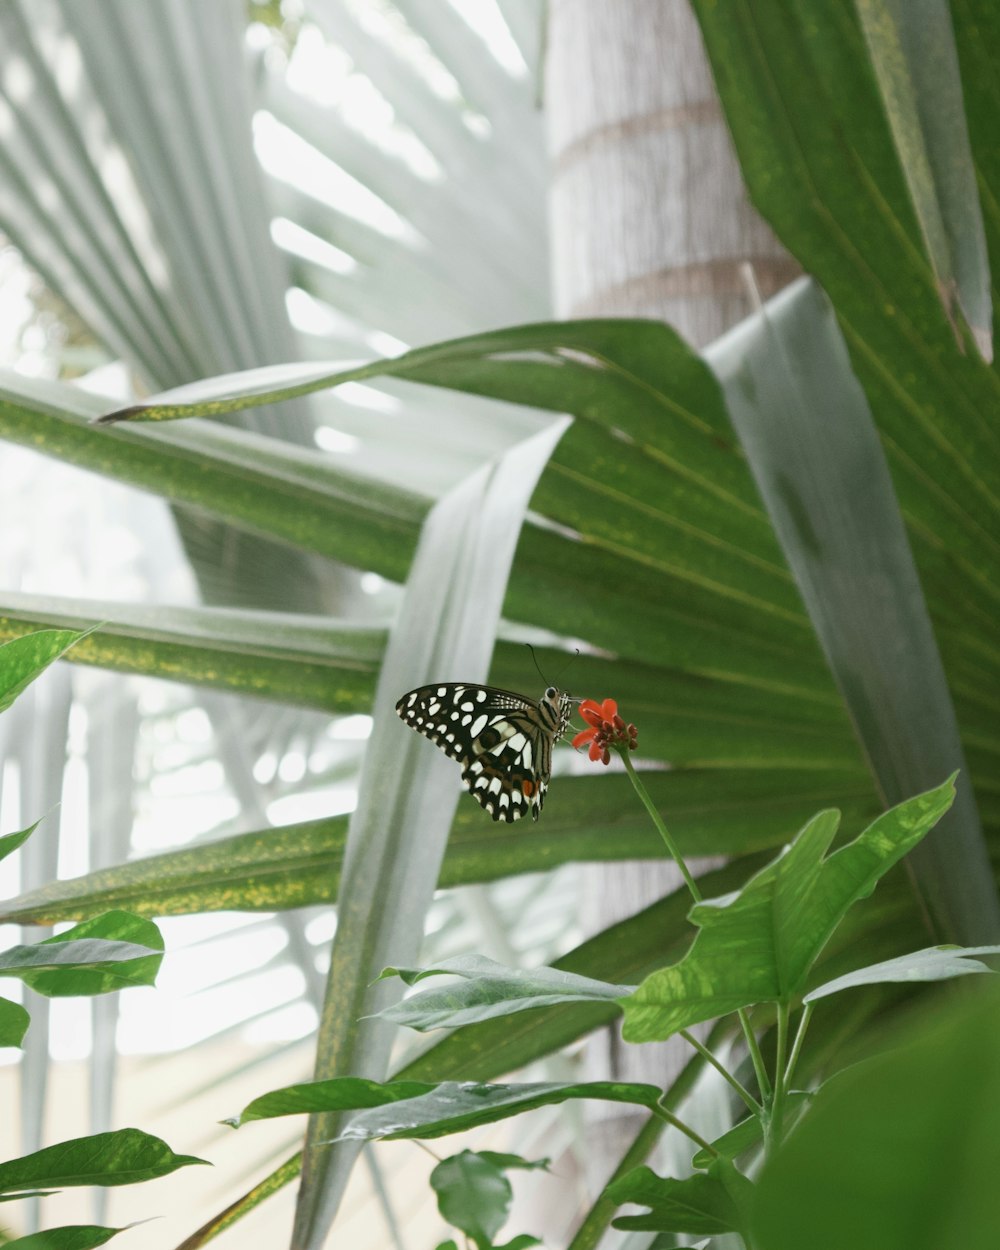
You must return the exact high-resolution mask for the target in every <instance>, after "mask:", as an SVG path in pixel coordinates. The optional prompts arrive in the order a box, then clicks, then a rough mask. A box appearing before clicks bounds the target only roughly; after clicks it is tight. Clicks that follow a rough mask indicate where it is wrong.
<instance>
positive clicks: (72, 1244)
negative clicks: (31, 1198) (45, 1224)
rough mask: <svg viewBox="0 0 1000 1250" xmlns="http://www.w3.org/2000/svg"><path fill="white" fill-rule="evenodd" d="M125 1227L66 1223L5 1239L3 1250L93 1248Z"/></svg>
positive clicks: (127, 1226)
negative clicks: (23, 1235) (10, 1239)
mask: <svg viewBox="0 0 1000 1250" xmlns="http://www.w3.org/2000/svg"><path fill="white" fill-rule="evenodd" d="M130 1227H132V1226H131V1225H126V1227H125V1228H105V1227H102V1226H100V1225H98V1224H66V1225H64V1226H63V1227H62V1228H47V1229H44V1230H43V1231H42V1232H38V1233H29V1234H28V1236H27V1237H15V1238H14V1240H13V1241H5V1242H4V1243H3V1244H4V1250H93V1248H94V1247H95V1246H103V1245H104V1244H105V1243H106V1242H109V1241H110V1240H111V1238H112V1237H116V1236H117V1235H118V1234H119V1233H124V1232H127V1231H128V1229H129V1228H130Z"/></svg>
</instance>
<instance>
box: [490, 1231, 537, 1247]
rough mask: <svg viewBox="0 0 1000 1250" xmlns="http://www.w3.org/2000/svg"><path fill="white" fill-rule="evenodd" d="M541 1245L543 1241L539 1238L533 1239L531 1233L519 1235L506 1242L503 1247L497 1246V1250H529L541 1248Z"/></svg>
mask: <svg viewBox="0 0 1000 1250" xmlns="http://www.w3.org/2000/svg"><path fill="white" fill-rule="evenodd" d="M541 1244H542V1243H541V1240H540V1239H539V1238H538V1237H532V1235H531V1234H530V1233H518V1235H517V1236H516V1237H512V1238H511V1239H510V1241H505V1242H504V1243H503V1245H498V1246H496V1247H495V1250H528V1247H529V1246H540V1245H541Z"/></svg>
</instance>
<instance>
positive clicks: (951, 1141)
mask: <svg viewBox="0 0 1000 1250" xmlns="http://www.w3.org/2000/svg"><path fill="white" fill-rule="evenodd" d="M976 984H977V985H979V984H981V983H976ZM998 1027H1000V998H998V995H997V993H996V992H995V991H993V990H991V989H987V990H985V991H982V990H981V991H980V992H978V993H976V992H967V993H965V994H961V995H956V996H954V997H951V998H948V999H945V1000H941V999H938V1000H937V1001H936V1002H935V1004H934V1006H933V1009H932V1010H931V1011H930V1012H924V1013H923V1014H922V1015H921V1016H920V1017H918V1018H917V1019H916V1020H914V1019H913V1017H912V1016H911V1017H910V1020H909V1024H908V1030H907V1033H906V1034H905V1035H904V1034H898V1035H897V1039H896V1040H897V1042H898V1044H897V1045H896V1046H894V1047H893V1048H892V1049H890V1050H888V1051H887V1052H885V1051H884V1046H885V1039H884V1037H883V1038H882V1046H881V1047H880V1049H883V1051H884V1053H882V1054H880V1055H879V1056H878V1057H877V1058H875V1059H870V1060H868V1061H866V1062H864V1063H860V1064H856V1065H855V1066H854V1067H851V1068H849V1069H847V1070H846V1071H844V1072H841V1073H838V1074H837V1076H836V1077H835V1078H833V1079H832V1080H830V1081H829V1082H828V1083H827V1084H826V1085H824V1087H823V1088H822V1089H821V1090H820V1091H819V1093H818V1094H817V1095H816V1098H815V1101H814V1103H813V1105H812V1107H811V1108H810V1110H809V1112H808V1114H807V1115H806V1116H805V1117H804V1118H803V1120H802V1122H801V1123H800V1124H799V1125H798V1127H797V1128H796V1130H795V1133H794V1134H792V1136H791V1137H789V1138H788V1139H786V1142H785V1144H784V1146H783V1147H782V1149H781V1150H779V1152H778V1153H777V1155H776V1156H775V1158H774V1159H773V1160H771V1161H770V1162H769V1163H768V1164H767V1166H766V1167H765V1168H764V1171H763V1173H762V1175H761V1177H760V1183H759V1189H758V1200H757V1203H756V1209H755V1212H754V1220H753V1227H754V1245H755V1246H757V1247H759V1250H793V1247H794V1248H795V1250H799V1247H801V1246H802V1244H803V1236H805V1238H806V1239H807V1241H808V1244H809V1246H810V1250H843V1247H845V1246H850V1247H851V1250H942V1247H945V1246H949V1247H950V1246H956V1247H958V1246H961V1247H962V1250H992V1248H993V1247H994V1246H995V1244H996V1233H997V1229H998V1228H1000V1189H998V1187H997V1184H996V1157H997V1154H996V1124H997V1118H998V1116H1000V1055H998V1052H997V1047H996V1036H997V1029H998Z"/></svg>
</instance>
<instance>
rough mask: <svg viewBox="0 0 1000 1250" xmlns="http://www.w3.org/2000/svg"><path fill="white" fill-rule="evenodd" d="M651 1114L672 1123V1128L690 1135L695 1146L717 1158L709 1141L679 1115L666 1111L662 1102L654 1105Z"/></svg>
mask: <svg viewBox="0 0 1000 1250" xmlns="http://www.w3.org/2000/svg"><path fill="white" fill-rule="evenodd" d="M653 1115H655V1116H659V1118H660V1119H661V1120H666V1122H667V1123H668V1124H672V1125H673V1126H674V1128H675V1129H677V1130H678V1131H679V1132H681V1133H683V1134H684V1136H685V1137H690V1138H691V1140H692V1141H693V1142H694V1144H695V1145H696V1146H698V1147H700V1148H701V1149H702V1150H705V1151H707V1152H708V1153H709V1154H710V1155H711V1156H712V1158H713V1159H718V1158H719V1152H718V1151H717V1150H716V1148H715V1147H714V1146H713V1145H712V1143H711V1142H707V1141H706V1140H705V1139H704V1137H702V1135H701V1134H700V1133H698V1132H696V1131H695V1130H694V1129H693V1128H692V1127H691V1125H690V1124H685V1123H684V1121H683V1120H682V1119H681V1118H680V1116H676V1115H674V1113H673V1112H672V1111H668V1110H667V1109H666V1107H664V1106H663V1104H662V1102H658V1103H656V1104H655V1105H654V1107H653Z"/></svg>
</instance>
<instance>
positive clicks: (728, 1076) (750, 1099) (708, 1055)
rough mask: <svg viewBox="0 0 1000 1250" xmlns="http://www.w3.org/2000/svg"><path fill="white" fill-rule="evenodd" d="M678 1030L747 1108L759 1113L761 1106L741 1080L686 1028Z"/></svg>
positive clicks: (755, 1113)
mask: <svg viewBox="0 0 1000 1250" xmlns="http://www.w3.org/2000/svg"><path fill="white" fill-rule="evenodd" d="M679 1032H680V1035H681V1037H683V1038H684V1040H685V1041H686V1042H688V1043H689V1044H690V1045H692V1046H693V1047H694V1048H695V1050H696V1051H697V1052H698V1054H699V1055H701V1056H702V1058H703V1059H704V1060H705V1061H706V1062H707V1063H710V1064H711V1065H712V1067H713V1068H714V1069H715V1070H716V1072H718V1073H719V1075H720V1076H721V1077H723V1079H724V1080H727V1081H728V1082H729V1084H730V1085H731V1086H732V1087H733V1089H734V1090H736V1092H737V1094H739V1096H740V1097H741V1098H742V1099H743V1101H744V1102H745V1103H746V1105H747V1107H748V1109H749V1110H750V1111H751V1112H753V1114H754V1115H760V1113H761V1111H762V1110H763V1108H762V1107H761V1105H760V1103H759V1102H758V1101H757V1099H756V1098H754V1096H753V1094H751V1093H750V1091H749V1090H748V1089H747V1088H746V1086H745V1085H743V1084H741V1082H740V1081H738V1080H737V1079H736V1077H735V1076H733V1074H732V1073H731V1072H729V1071H728V1070H727V1069H726V1068H724V1067H723V1066H722V1064H721V1063H720V1062H719V1061H718V1059H716V1057H715V1055H713V1054H712V1052H711V1051H710V1050H709V1049H708V1047H707V1046H703V1045H702V1044H701V1042H699V1041H698V1039H697V1038H696V1037H695V1036H694V1034H693V1033H689V1032H688V1030H687V1029H680V1030H679Z"/></svg>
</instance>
